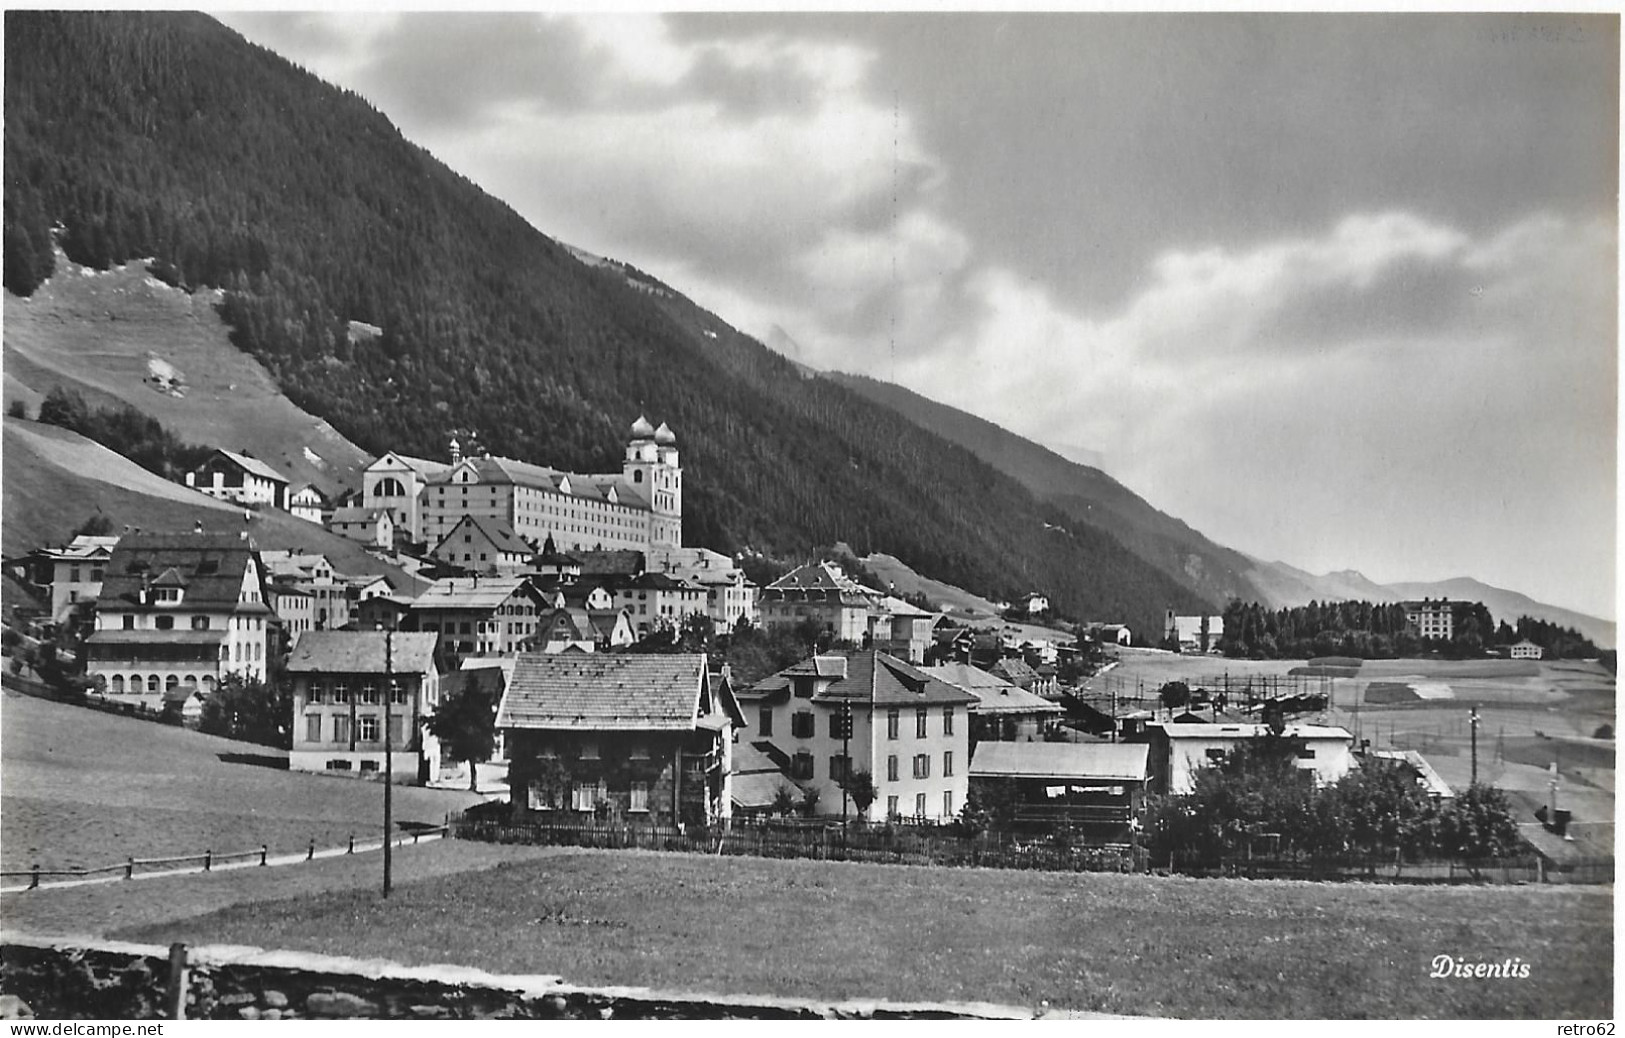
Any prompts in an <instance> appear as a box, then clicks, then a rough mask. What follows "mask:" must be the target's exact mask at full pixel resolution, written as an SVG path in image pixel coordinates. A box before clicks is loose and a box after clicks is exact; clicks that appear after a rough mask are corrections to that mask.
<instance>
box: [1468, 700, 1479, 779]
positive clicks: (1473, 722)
mask: <svg viewBox="0 0 1625 1038" xmlns="http://www.w3.org/2000/svg"><path fill="white" fill-rule="evenodd" d="M1467 724H1468V726H1469V727H1471V728H1472V730H1473V781H1472V784H1473V785H1475V786H1476V785H1478V707H1476V706H1475V707H1473V709H1472V713H1470V714H1468V715H1467Z"/></svg>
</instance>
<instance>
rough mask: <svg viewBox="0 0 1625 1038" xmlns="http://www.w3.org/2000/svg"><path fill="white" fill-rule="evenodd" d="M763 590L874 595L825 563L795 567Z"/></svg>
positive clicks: (810, 563) (812, 563)
mask: <svg viewBox="0 0 1625 1038" xmlns="http://www.w3.org/2000/svg"><path fill="white" fill-rule="evenodd" d="M765 590H773V591H791V590H795V591H826V592H827V591H839V592H845V593H849V594H857V595H869V594H875V593H876V592H871V591H870V590H869V589H868V588H866V587H864V586H863V585H862V584H859V583H858V582H857V581H855V580H853V579H852V578H851V577H848V576H846V575H845V574H843V573H839V572H837V571H836V569H835V567H834V566H832V565H830V564H829V563H827V562H809V563H807V564H806V565H804V566H797V567H796V568H795V569H793V570H791V571H790V572H788V573H786V574H785V575H784V576H782V577H780V578H779V579H778V580H775V581H774V582H773V583H771V584H769V585H768V586H767V588H766V589H765Z"/></svg>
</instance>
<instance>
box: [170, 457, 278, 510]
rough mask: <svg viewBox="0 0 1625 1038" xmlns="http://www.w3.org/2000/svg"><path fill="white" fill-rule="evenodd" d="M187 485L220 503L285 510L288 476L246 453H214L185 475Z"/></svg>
mask: <svg viewBox="0 0 1625 1038" xmlns="http://www.w3.org/2000/svg"><path fill="white" fill-rule="evenodd" d="M186 485H187V486H189V487H191V488H192V489H194V490H200V491H202V492H203V493H205V494H208V495H209V496H210V497H214V498H219V499H220V500H222V501H233V502H236V503H237V504H239V505H270V506H271V507H273V508H286V507H287V503H288V477H287V476H284V475H283V474H282V473H280V472H278V471H277V470H276V469H274V468H272V467H271V466H269V465H267V464H266V463H265V462H263V461H260V460H259V459H258V458H251V457H249V456H248V455H246V454H237V453H234V452H232V451H227V450H216V451H215V452H214V453H213V454H211V455H209V458H208V460H206V461H205V462H204V463H203V464H201V465H199V466H198V467H197V468H195V469H193V470H192V471H191V472H188V473H187V474H186Z"/></svg>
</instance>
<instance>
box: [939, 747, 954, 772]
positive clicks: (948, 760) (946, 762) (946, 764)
mask: <svg viewBox="0 0 1625 1038" xmlns="http://www.w3.org/2000/svg"><path fill="white" fill-rule="evenodd" d="M942 777H943V778H953V777H954V752H953V751H952V750H949V751H948V752H947V753H944V754H943V755H942Z"/></svg>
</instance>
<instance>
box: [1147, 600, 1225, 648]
mask: <svg viewBox="0 0 1625 1038" xmlns="http://www.w3.org/2000/svg"><path fill="white" fill-rule="evenodd" d="M1162 637H1163V640H1164V641H1171V642H1176V643H1178V647H1179V651H1180V652H1197V653H1204V652H1216V651H1218V646H1219V639H1220V638H1222V637H1224V617H1222V616H1217V615H1209V614H1198V615H1196V616H1177V615H1175V613H1174V611H1173V610H1172V609H1170V610H1168V615H1167V620H1166V622H1165V623H1164V625H1163V630H1162Z"/></svg>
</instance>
